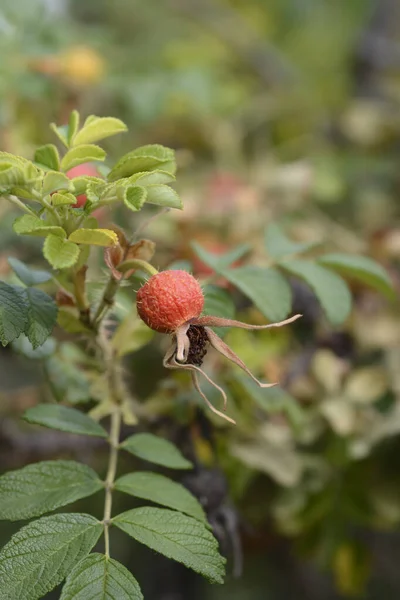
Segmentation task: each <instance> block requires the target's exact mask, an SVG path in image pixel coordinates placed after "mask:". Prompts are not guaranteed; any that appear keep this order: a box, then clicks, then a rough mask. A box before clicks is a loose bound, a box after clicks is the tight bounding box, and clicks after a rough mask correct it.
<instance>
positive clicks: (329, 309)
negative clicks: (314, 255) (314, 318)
mask: <svg viewBox="0 0 400 600" xmlns="http://www.w3.org/2000/svg"><path fill="white" fill-rule="evenodd" d="M281 266H282V268H284V269H286V270H287V271H289V272H290V273H292V274H293V275H296V277H300V279H303V281H305V282H306V283H307V285H309V286H310V288H311V289H312V290H313V291H314V293H315V295H316V296H317V298H318V300H319V302H320V304H321V306H322V308H323V309H324V311H325V314H326V316H327V318H328V320H329V321H330V322H331V323H332V324H333V325H340V324H341V323H343V322H344V321H345V320H346V319H347V317H348V316H349V314H350V311H351V294H350V290H349V288H348V287H347V285H346V283H345V282H344V281H343V279H342V278H341V277H338V275H335V273H332V272H331V271H328V269H325V268H324V267H321V266H320V265H317V264H316V263H314V262H309V261H305V260H287V261H285V262H284V263H282V265H281Z"/></svg>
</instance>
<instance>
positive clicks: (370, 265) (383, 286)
mask: <svg viewBox="0 0 400 600" xmlns="http://www.w3.org/2000/svg"><path fill="white" fill-rule="evenodd" d="M318 262H319V263H321V264H322V265H324V266H326V267H328V268H329V269H335V271H339V273H341V274H342V275H347V276H348V277H354V278H355V279H358V280H359V281H361V282H362V283H365V284H366V285H369V286H371V287H372V288H375V289H376V290H378V291H379V292H382V293H383V294H385V295H386V296H388V297H389V298H390V299H393V298H394V297H395V292H394V288H393V282H392V280H391V279H390V277H389V275H388V273H387V272H386V270H385V269H384V268H383V267H382V266H381V265H380V264H378V263H377V262H375V261H374V260H372V259H371V258H367V257H366V256H355V255H352V254H339V253H337V254H336V253H333V254H324V255H323V256H320V257H319V258H318Z"/></svg>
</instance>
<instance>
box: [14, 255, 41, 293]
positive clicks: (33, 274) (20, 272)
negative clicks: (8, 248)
mask: <svg viewBox="0 0 400 600" xmlns="http://www.w3.org/2000/svg"><path fill="white" fill-rule="evenodd" d="M8 264H9V265H10V267H11V268H12V270H13V271H14V273H15V274H16V276H17V277H18V278H19V279H20V280H21V281H22V283H24V284H25V285H27V286H31V285H38V284H40V283H45V282H46V281H50V279H51V277H52V275H51V273H49V272H48V271H42V270H40V269H32V268H31V267H29V266H28V265H26V264H25V263H23V262H21V261H20V260H18V259H17V258H13V257H10V258H8Z"/></svg>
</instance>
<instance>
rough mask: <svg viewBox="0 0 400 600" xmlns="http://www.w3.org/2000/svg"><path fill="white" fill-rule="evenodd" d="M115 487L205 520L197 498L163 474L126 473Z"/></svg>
mask: <svg viewBox="0 0 400 600" xmlns="http://www.w3.org/2000/svg"><path fill="white" fill-rule="evenodd" d="M0 481H1V480H0ZM115 489H116V490H119V491H120V492H125V493H126V494H130V495H131V496H136V497H137V498H143V499H145V500H150V501H151V502H155V503H156V504H162V505H163V506H166V507H167V508H173V509H175V510H178V511H180V512H183V513H185V514H187V515H189V516H190V517H193V518H194V519H198V520H199V521H205V520H206V516H205V514H204V511H203V509H202V507H201V504H200V503H199V501H198V500H197V498H195V497H194V496H193V495H192V494H191V493H190V492H189V491H188V490H187V489H186V488H185V487H184V486H183V485H181V484H180V483H177V482H176V481H172V479H169V477H165V476H164V475H160V474H158V473H150V472H144V471H138V472H136V473H128V474H127V475H123V476H122V477H120V478H119V479H118V480H117V481H116V482H115ZM0 498H1V497H0Z"/></svg>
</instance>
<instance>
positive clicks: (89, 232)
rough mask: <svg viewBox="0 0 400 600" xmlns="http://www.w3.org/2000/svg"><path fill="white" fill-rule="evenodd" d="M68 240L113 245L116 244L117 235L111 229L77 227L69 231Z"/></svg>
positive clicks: (92, 244) (97, 244)
mask: <svg viewBox="0 0 400 600" xmlns="http://www.w3.org/2000/svg"><path fill="white" fill-rule="evenodd" d="M68 240H69V241H70V242H74V243H76V244H89V245H91V246H115V245H116V244H118V236H117V234H116V233H115V231H112V230H111V229H77V230H76V231H73V232H72V233H71V235H70V236H69V238H68Z"/></svg>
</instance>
